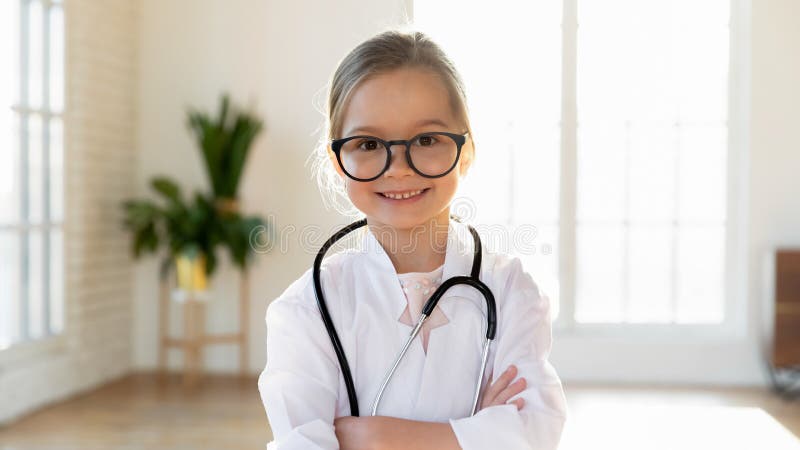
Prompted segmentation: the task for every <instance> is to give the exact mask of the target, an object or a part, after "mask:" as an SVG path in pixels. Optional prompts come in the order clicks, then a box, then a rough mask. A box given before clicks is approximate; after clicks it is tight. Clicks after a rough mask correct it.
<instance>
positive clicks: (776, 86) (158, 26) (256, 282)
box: [133, 0, 800, 384]
mask: <svg viewBox="0 0 800 450" xmlns="http://www.w3.org/2000/svg"><path fill="white" fill-rule="evenodd" d="M405 3H410V0H385V1H383V2H370V1H357V0H349V1H346V2H323V1H318V2H315V1H310V0H306V1H303V2H295V3H290V2H278V1H271V2H260V1H245V0H236V1H227V2H224V3H223V2H218V1H212V0H205V1H196V2H189V1H186V0H184V1H178V0H172V1H168V2H163V1H156V0H143V2H142V17H141V24H140V25H141V28H140V31H141V35H140V53H141V68H142V69H141V78H140V86H139V88H140V90H139V104H140V108H139V122H140V127H139V130H138V136H139V153H140V161H139V165H138V167H137V168H138V173H137V180H138V186H140V187H142V188H141V189H140V193H144V192H145V190H144V188H143V186H144V185H145V182H146V181H147V180H148V179H149V178H150V177H151V176H152V175H154V174H156V173H170V174H171V175H173V176H175V177H176V178H178V179H179V180H180V181H181V182H182V184H183V185H185V186H205V184H206V181H205V178H204V174H203V173H202V171H201V167H200V164H199V159H198V156H197V151H196V148H195V147H194V144H193V142H191V140H190V139H189V135H188V133H187V131H186V128H185V123H184V107H185V106H186V105H188V104H191V105H197V106H202V107H206V108H210V107H213V106H215V105H216V98H217V95H218V93H219V92H220V91H221V90H224V89H227V90H230V91H231V92H232V93H233V94H234V97H235V98H237V99H240V100H241V99H246V98H253V99H255V100H256V101H257V104H258V108H259V111H260V112H261V113H262V114H263V116H264V118H265V120H266V123H267V130H266V132H265V134H264V135H263V136H262V137H261V139H259V140H258V142H257V143H256V146H255V149H254V154H253V158H252V160H251V162H250V167H249V171H248V173H247V174H246V178H245V181H244V186H243V189H242V192H243V195H244V208H245V210H247V211H251V212H258V213H261V214H264V215H268V214H274V215H275V217H276V220H277V224H278V225H279V226H286V225H290V224H295V225H297V226H298V227H301V226H303V225H306V224H317V225H321V226H322V227H323V229H328V228H329V227H330V226H331V225H332V224H334V223H336V222H337V221H339V220H340V219H339V218H338V217H337V216H336V215H335V214H334V213H330V212H327V213H326V212H324V210H323V209H322V206H321V203H320V200H319V195H318V193H317V190H316V187H315V186H314V184H313V182H312V181H310V180H309V179H307V177H305V175H306V174H309V171H308V168H306V167H305V166H304V162H305V158H306V156H307V155H308V153H309V152H310V150H311V148H312V147H313V145H314V143H315V141H316V137H317V136H316V134H315V130H316V128H317V126H318V125H319V123H320V120H321V116H320V115H319V114H318V112H317V111H315V109H314V107H313V105H312V99H313V98H314V96H315V94H317V92H318V91H320V90H321V89H322V88H323V87H324V84H325V83H326V81H327V78H328V76H329V74H330V72H331V70H332V69H333V68H334V67H335V64H336V62H337V61H338V59H339V58H341V57H342V56H343V55H344V53H345V52H346V51H347V50H348V49H350V48H351V47H352V46H353V45H354V44H356V43H357V42H359V41H361V40H362V39H363V38H365V37H367V36H369V35H371V34H373V33H374V32H377V31H378V30H380V29H381V28H382V27H383V26H384V25H390V24H392V23H397V22H400V21H401V18H402V17H403V14H404V13H403V12H402V11H403V10H404V4H405ZM752 3H753V5H752V22H751V23H750V24H749V26H750V27H751V30H750V36H751V37H752V42H751V49H752V57H751V65H750V67H749V69H748V70H745V73H747V72H749V73H750V77H751V78H750V79H749V80H748V79H747V78H745V79H744V80H743V82H744V83H746V85H747V87H748V88H749V90H750V99H751V101H750V103H749V104H748V103H746V102H745V103H743V105H744V106H745V107H746V108H747V109H746V110H745V111H743V114H744V116H746V117H748V116H749V117H750V118H751V119H752V120H751V123H750V124H749V128H747V130H745V131H746V132H749V134H750V140H749V141H746V142H742V143H741V144H742V145H743V147H744V150H746V161H745V164H744V166H743V171H744V172H743V173H742V174H741V175H742V177H741V180H740V182H739V183H738V184H737V186H738V187H740V188H741V189H742V190H743V197H742V202H741V204H740V205H739V206H740V208H741V211H743V212H744V216H743V217H742V219H743V220H742V222H743V223H742V225H743V226H744V229H743V231H744V235H743V236H742V237H741V244H742V245H743V254H744V255H745V258H746V262H745V263H744V264H743V266H745V267H744V270H743V272H742V277H743V279H742V280H741V282H740V283H739V286H741V290H740V291H741V292H740V295H741V297H742V299H743V301H744V302H745V304H746V308H747V309H746V311H742V315H743V319H744V327H743V329H742V331H743V333H742V334H741V335H740V336H738V337H733V338H732V337H717V338H709V339H701V338H699V337H695V336H686V339H683V340H681V341H675V342H672V341H670V340H667V339H663V338H659V337H653V338H651V339H647V340H641V339H637V340H632V339H630V338H613V337H601V336H591V335H590V336H557V338H556V341H555V344H554V349H553V355H552V360H553V362H554V364H555V366H556V368H557V369H558V370H559V372H560V374H561V375H562V377H563V378H564V379H565V380H586V381H588V380H594V381H612V382H613V381H618V382H625V381H631V382H637V381H657V382H664V383H666V382H682V383H723V384H762V383H764V380H765V379H764V371H763V367H762V362H761V359H760V354H759V345H760V343H759V338H758V336H759V334H760V332H761V330H760V328H759V325H758V324H759V323H760V319H761V310H762V306H763V304H764V302H765V301H766V299H765V298H763V295H762V289H761V286H762V280H763V276H762V274H761V263H762V257H763V255H764V253H765V252H766V251H767V250H768V249H769V248H771V247H772V246H774V245H777V244H794V245H800V196H798V194H797V192H798V191H800V189H798V188H800V184H798V182H797V180H796V178H797V176H796V171H797V169H798V168H800V135H799V134H798V131H797V130H798V125H800V124H798V117H800V114H799V113H798V111H797V106H796V105H798V104H800V87H798V84H797V80H800V59H799V58H798V57H797V55H800V3H798V2H797V1H795V0H768V1H758V2H752ZM334 5H335V6H334ZM405 11H410V8H409V7H408V6H406V7H405ZM345 24H347V25H345ZM477 30H479V28H476V32H477ZM746 132H745V133H744V137H745V140H746V138H747V133H746ZM290 243H291V245H292V247H291V248H290V250H289V252H288V253H287V254H279V253H278V252H273V253H272V254H269V255H266V256H264V257H261V258H260V260H259V263H258V265H257V267H256V268H255V271H254V273H253V276H252V280H251V281H252V283H251V289H252V311H253V314H252V320H251V324H250V326H251V330H252V333H251V340H252V342H253V345H252V348H251V354H250V367H251V370H252V371H253V372H254V373H255V372H257V371H258V370H260V368H261V366H262V365H263V364H264V361H265V355H264V346H263V339H264V334H265V330H264V327H263V313H264V310H265V308H266V305H267V303H268V302H269V301H270V300H272V299H273V298H275V297H276V296H277V295H278V294H279V293H280V292H281V291H282V290H283V289H284V288H285V287H286V286H287V285H288V284H289V283H290V282H291V281H292V280H294V279H295V278H296V277H297V276H298V275H299V274H300V273H301V272H302V271H304V270H305V269H306V268H307V267H309V265H310V263H311V261H312V258H313V255H312V254H309V253H304V252H302V251H301V250H300V249H299V247H298V245H297V242H296V240H290ZM155 274H156V267H155V263H154V262H152V261H151V262H144V263H140V264H138V266H137V271H136V283H135V286H136V290H135V327H134V331H133V341H134V356H135V358H134V360H135V364H136V367H137V368H140V369H147V368H152V367H153V366H154V365H155V361H156V348H157V342H156V336H157V327H156V324H157V314H156V313H157V310H156V297H155V295H156V293H157V290H156V276H155ZM230 274H231V272H230V270H229V269H226V270H223V271H222V272H221V273H220V276H219V277H218V279H217V280H215V283H216V287H217V292H218V293H219V296H220V297H227V298H219V299H218V300H215V304H214V305H212V310H213V313H210V314H209V317H210V322H209V329H210V330H211V331H221V330H227V329H232V328H234V327H235V326H236V311H235V307H230V308H229V307H228V306H229V305H234V304H235V296H236V289H235V286H236V285H235V280H233V279H232V278H231V277H230ZM743 309H744V308H743ZM176 331H179V329H177V328H176ZM209 353H210V354H209V355H208V360H207V364H208V367H209V368H210V369H211V370H214V371H235V370H236V367H237V366H236V364H237V363H236V359H235V358H236V356H235V355H236V352H235V351H232V350H231V349H226V348H224V347H220V348H219V349H216V350H214V351H211V352H209ZM172 362H173V364H175V367H178V364H177V363H179V358H177V357H176V358H173V360H172Z"/></svg>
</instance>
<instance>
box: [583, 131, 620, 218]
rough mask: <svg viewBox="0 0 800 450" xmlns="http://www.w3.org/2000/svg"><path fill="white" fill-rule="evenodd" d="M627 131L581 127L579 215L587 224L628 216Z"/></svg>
mask: <svg viewBox="0 0 800 450" xmlns="http://www.w3.org/2000/svg"><path fill="white" fill-rule="evenodd" d="M627 139H628V136H627V131H626V128H625V127H623V126H619V125H617V126H611V125H608V126H606V125H603V126H580V127H579V128H578V174H577V176H578V199H577V206H576V208H577V216H578V221H579V222H580V223H583V222H587V221H609V220H611V221H619V220H621V218H623V217H625V179H626V176H625V173H626V165H627V164H628V162H627V150H626V145H627V144H626V141H627Z"/></svg>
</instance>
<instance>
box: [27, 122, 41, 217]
mask: <svg viewBox="0 0 800 450" xmlns="http://www.w3.org/2000/svg"><path fill="white" fill-rule="evenodd" d="M42 157H43V155H42V117H41V116H40V115H39V114H30V115H29V116H28V218H29V220H30V222H31V223H41V222H42V220H44V190H43V186H44V180H43V179H42V176H43V170H44V163H43V160H42Z"/></svg>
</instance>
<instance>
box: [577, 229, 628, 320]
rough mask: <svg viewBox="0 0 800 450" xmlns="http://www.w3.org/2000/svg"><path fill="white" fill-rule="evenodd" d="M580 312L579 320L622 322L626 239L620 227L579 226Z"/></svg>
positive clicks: (578, 275)
mask: <svg viewBox="0 0 800 450" xmlns="http://www.w3.org/2000/svg"><path fill="white" fill-rule="evenodd" d="M576 237H577V248H578V251H577V253H578V260H577V270H576V275H575V278H576V292H575V297H576V302H575V306H576V308H575V309H576V312H575V320H576V321H578V322H620V321H622V320H623V319H624V310H623V295H624V293H623V289H622V286H623V280H624V278H623V266H622V263H623V257H624V248H623V239H624V235H623V233H622V229H621V228H620V227H615V226H588V225H584V226H578V227H577V229H576Z"/></svg>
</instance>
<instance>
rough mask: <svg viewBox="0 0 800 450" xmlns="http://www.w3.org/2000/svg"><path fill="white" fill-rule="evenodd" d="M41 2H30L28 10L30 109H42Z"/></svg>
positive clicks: (42, 50)
mask: <svg viewBox="0 0 800 450" xmlns="http://www.w3.org/2000/svg"><path fill="white" fill-rule="evenodd" d="M42 17H43V15H42V2H41V0H31V2H30V6H29V8H28V103H27V106H30V107H31V108H41V107H42V80H44V73H43V71H42V70H43V66H42V62H43V61H44V46H43V45H42V44H43V42H42V36H43V27H42V25H43V22H42V21H43V19H42Z"/></svg>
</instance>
